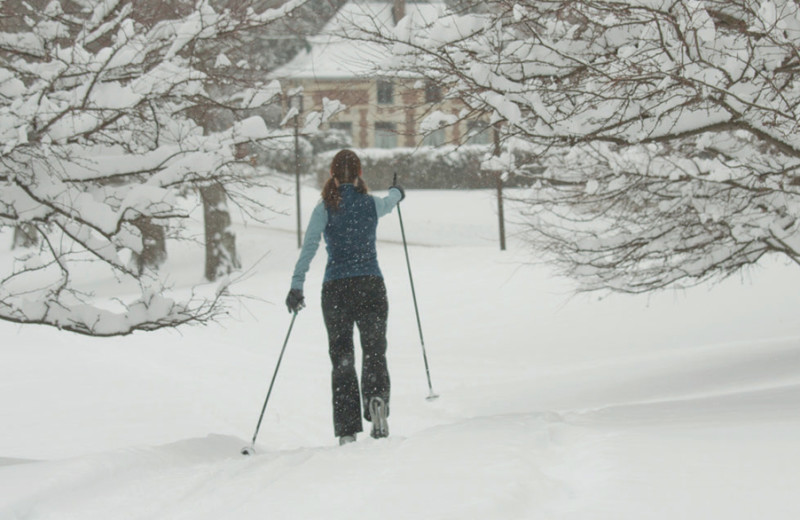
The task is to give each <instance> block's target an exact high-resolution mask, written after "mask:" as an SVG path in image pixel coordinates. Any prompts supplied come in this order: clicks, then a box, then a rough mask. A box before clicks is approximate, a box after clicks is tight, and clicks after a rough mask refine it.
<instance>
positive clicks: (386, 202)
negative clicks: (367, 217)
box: [372, 188, 403, 218]
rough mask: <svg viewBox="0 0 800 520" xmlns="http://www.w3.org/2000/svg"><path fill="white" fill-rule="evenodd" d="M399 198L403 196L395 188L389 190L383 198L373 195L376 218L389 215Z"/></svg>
mask: <svg viewBox="0 0 800 520" xmlns="http://www.w3.org/2000/svg"><path fill="white" fill-rule="evenodd" d="M401 198H403V195H402V193H400V190H398V189H397V188H389V194H388V195H387V196H385V197H383V198H378V197H375V196H374V195H373V196H372V200H374V201H375V211H377V212H378V218H381V217H382V216H384V215H388V214H389V213H391V212H392V210H393V209H394V207H395V206H397V203H398V202H400V199H401Z"/></svg>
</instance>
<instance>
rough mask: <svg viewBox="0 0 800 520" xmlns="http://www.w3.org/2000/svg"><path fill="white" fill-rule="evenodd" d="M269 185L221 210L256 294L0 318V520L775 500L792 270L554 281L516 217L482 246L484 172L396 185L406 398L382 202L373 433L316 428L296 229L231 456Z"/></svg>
mask: <svg viewBox="0 0 800 520" xmlns="http://www.w3.org/2000/svg"><path fill="white" fill-rule="evenodd" d="M288 185H289V186H290V184H288ZM283 191H284V194H283V195H282V194H280V192H275V191H267V192H264V193H263V197H264V200H265V202H267V203H269V204H270V205H272V206H273V207H275V208H277V209H281V208H284V209H286V211H287V214H285V215H276V216H273V218H272V219H271V221H270V222H268V223H267V224H255V223H252V222H251V223H249V224H248V225H247V226H244V225H241V224H240V225H239V226H238V228H237V233H238V242H239V247H240V249H241V253H242V256H243V260H244V262H245V264H246V265H247V266H248V267H251V268H252V272H251V274H250V275H249V276H248V277H247V278H246V279H245V280H244V281H242V282H240V283H239V284H238V285H237V286H236V287H237V289H238V291H239V292H246V293H249V294H252V295H254V296H257V297H258V299H248V300H243V301H242V302H241V304H240V305H237V306H236V307H235V308H234V309H233V311H234V316H233V319H231V320H228V321H225V322H223V323H220V324H217V325H212V326H208V327H197V328H188V329H183V330H181V331H180V332H171V331H162V332H157V333H151V334H135V335H133V336H131V337H126V338H115V339H102V340H100V339H90V338H85V337H80V336H74V335H68V334H64V333H58V332H57V331H55V330H52V329H47V328H38V327H23V328H20V327H16V326H12V325H10V324H5V323H4V324H0V330H2V334H3V336H4V338H5V341H4V342H3V346H2V347H0V389H2V392H0V414H1V415H2V428H1V429H0V519H2V520H6V519H8V520H21V519H26V520H40V519H59V520H61V519H73V518H74V519H81V520H94V519H103V520H107V519H114V520H117V519H129V518H130V519H134V518H136V519H177V518H181V519H184V518H185V519H206V518H208V519H220V518H224V519H250V518H253V519H255V518H259V519H262V518H279V519H316V518H319V519H327V520H337V519H348V520H349V519H358V518H375V517H379V518H381V519H385V520H391V519H412V518H424V519H459V520H464V519H473V518H474V519H481V520H485V519H487V518H491V519H495V518H497V519H587V520H589V519H591V520H596V519H609V520H610V519H643V518H647V519H649V518H653V519H662V518H663V519H670V520H674V519H678V518H680V519H687V518H691V519H726V520H729V519H755V518H758V519H763V518H768V519H770V520H775V519H787V520H788V519H795V518H798V517H800V500H798V499H797V497H796V491H797V489H800V470H799V469H798V468H800V417H798V414H797V410H798V409H800V348H798V347H800V324H799V323H798V321H797V319H796V309H797V289H796V288H797V287H798V286H800V285H799V284H800V269H798V268H797V267H796V266H790V265H787V264H786V263H785V262H782V261H780V260H770V261H766V262H764V264H763V265H762V266H759V267H757V268H754V269H751V270H749V271H748V272H747V273H744V274H743V275H742V276H740V277H735V278H732V279H729V280H727V281H724V282H722V283H718V284H713V285H712V284H709V285H705V286H702V287H697V288H693V289H690V290H684V291H665V292H662V293H658V294H655V295H650V296H635V297H634V296H623V295H607V296H605V297H602V298H600V297H598V295H590V296H588V295H580V296H572V295H571V292H570V287H571V285H570V283H569V282H568V281H565V280H560V279H557V278H555V277H553V276H552V275H551V274H550V271H549V270H548V268H547V267H546V266H542V265H538V264H537V262H536V257H535V255H533V254H531V253H530V252H529V251H527V250H526V249H525V246H524V245H523V243H522V242H521V241H520V240H519V239H518V237H515V236H512V237H511V238H510V250H509V251H506V252H500V251H499V250H498V247H497V237H496V234H497V231H496V228H497V222H496V216H495V209H494V193H493V192H490V191H471V192H441V191H413V190H409V193H408V198H407V200H406V201H404V202H403V203H402V204H403V205H402V210H403V218H404V221H405V225H406V233H407V236H408V239H409V241H410V243H411V245H410V254H411V262H412V267H413V270H414V279H415V283H416V287H417V294H418V297H419V304H420V310H421V312H422V326H423V330H424V332H425V343H426V347H427V349H428V356H429V360H430V365H431V375H432V379H433V386H434V388H435V390H436V391H437V392H438V393H439V394H441V397H440V399H438V400H436V401H433V402H429V401H426V400H425V396H426V395H427V383H426V379H425V372H424V366H423V363H422V355H421V350H420V345H419V338H418V335H417V326H416V321H415V318H414V310H413V304H412V301H411V294H410V290H409V285H408V277H407V272H406V266H405V258H404V256H403V249H402V245H401V243H400V232H399V226H398V223H397V215H396V213H393V214H391V215H389V216H387V217H385V219H384V220H383V221H382V223H381V227H380V229H379V237H380V239H381V242H380V244H379V258H380V262H381V266H382V268H383V271H384V276H385V278H386V281H387V286H388V290H389V298H390V321H389V345H390V346H389V348H390V352H389V362H390V370H391V375H392V384H393V399H392V416H391V417H390V428H391V433H392V435H391V437H390V438H388V439H386V440H380V441H376V440H373V439H370V438H369V437H368V435H362V436H361V437H360V438H359V442H358V443H356V444H354V445H348V446H345V447H342V448H340V447H338V446H337V445H336V440H335V439H334V438H333V436H332V426H331V418H330V407H329V401H330V395H329V394H330V389H329V383H328V371H329V366H328V365H329V362H328V359H327V352H326V339H325V331H324V326H323V324H322V317H321V312H320V309H319V303H318V294H319V289H320V282H321V278H322V271H323V266H324V251H323V250H322V249H321V250H320V252H319V253H318V256H317V258H316V259H315V260H314V262H313V263H312V267H311V272H310V273H309V277H308V281H307V284H306V294H307V300H308V303H309V307H308V308H307V309H305V310H304V311H302V312H301V314H300V315H299V316H298V318H297V323H296V327H295V330H294V332H293V334H292V336H291V338H290V342H289V345H288V348H287V351H286V355H285V357H284V360H283V364H282V366H281V371H280V373H279V374H278V379H277V382H276V387H275V390H274V392H273V395H272V399H271V402H270V403H269V408H268V409H267V413H266V416H265V419H264V423H263V425H262V427H261V434H260V436H259V439H258V443H257V449H258V453H257V454H256V455H255V456H253V457H243V456H241V455H240V454H239V450H240V449H241V448H242V447H243V446H245V445H247V444H248V443H249V439H250V437H251V436H252V433H253V429H254V428H255V423H256V420H257V418H258V412H259V411H260V407H261V404H262V403H263V398H264V395H265V392H266V389H267V386H268V383H269V378H270V377H271V375H272V371H273V369H274V366H275V361H276V359H277V355H278V353H279V350H280V346H281V342H282V340H283V338H284V335H285V333H286V328H287V327H288V325H289V320H290V316H289V315H288V314H287V312H286V310H285V307H284V306H283V304H282V302H283V299H284V297H285V293H286V291H287V290H288V286H289V280H290V276H291V269H292V266H293V264H294V261H295V260H296V256H297V249H296V238H295V235H294V230H293V227H292V226H293V223H294V216H293V215H292V214H291V208H292V205H293V202H294V198H293V196H292V193H291V191H290V190H288V189H287V190H283ZM315 192H316V190H315V189H314V188H312V187H307V188H306V189H305V191H304V214H305V215H306V216H307V215H309V214H310V209H311V205H312V201H313V200H314V199H315V197H316V194H315ZM509 213H510V214H511V218H512V219H513V218H514V217H513V216H514V211H513V209H512V208H510V209H509ZM515 229H517V228H514V227H513V226H512V231H513V230H515ZM5 238H8V237H5V236H4V239H5ZM3 246H4V247H5V244H3ZM170 253H171V259H170V262H169V266H168V268H169V269H170V270H171V272H172V273H174V281H175V283H177V284H179V285H183V284H189V283H196V282H197V280H198V279H199V277H200V276H201V273H202V250H201V248H200V247H199V246H192V247H191V248H180V249H176V250H174V251H171V252H170ZM265 255H266V256H265ZM262 257H263V258H262ZM259 259H261V260H260V261H259V262H257V261H258V260H259ZM256 262H257V263H256ZM101 283H105V282H101ZM101 290H106V291H110V290H111V288H110V287H107V288H103V287H101ZM365 426H368V425H365ZM378 513H379V514H378Z"/></svg>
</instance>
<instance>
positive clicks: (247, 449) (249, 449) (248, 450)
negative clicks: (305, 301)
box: [242, 311, 297, 455]
mask: <svg viewBox="0 0 800 520" xmlns="http://www.w3.org/2000/svg"><path fill="white" fill-rule="evenodd" d="M296 318H297V311H294V313H292V322H291V323H290V324H289V331H288V332H287V333H286V339H285V340H283V347H282V348H281V353H280V355H279V356H278V363H277V364H276V365H275V372H274V373H273V374H272V381H270V383H269V390H268V391H267V398H266V399H264V406H262V407H261V415H259V416H258V424H256V431H255V433H253V440H252V441H251V442H250V446H245V447H244V448H242V455H252V454H253V453H255V451H256V437H258V430H259V429H260V428H261V420H262V419H263V418H264V412H265V411H266V410H267V403H268V402H269V396H270V394H272V387H273V385H275V378H276V377H277V376H278V369H279V368H280V367H281V360H282V359H283V353H284V352H285V351H286V344H287V343H289V335H290V334H291V333H292V327H294V320H295V319H296Z"/></svg>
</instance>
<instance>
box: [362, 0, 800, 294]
mask: <svg viewBox="0 0 800 520" xmlns="http://www.w3.org/2000/svg"><path fill="white" fill-rule="evenodd" d="M456 4H458V3H456ZM473 11H474V12H460V13H456V12H448V13H443V14H442V16H441V17H439V18H438V19H436V20H427V21H425V23H422V24H420V23H414V21H413V20H410V19H409V20H405V21H403V22H401V23H399V24H398V25H397V27H396V28H395V29H394V32H393V33H391V34H379V32H378V31H371V30H369V28H367V30H366V31H365V32H366V36H364V35H362V36H361V37H365V38H370V39H373V40H378V41H382V42H383V43H385V44H386V45H387V46H389V47H390V48H391V49H392V51H393V58H392V61H391V65H392V66H393V67H394V68H395V70H397V71H398V72H402V73H404V74H408V73H415V74H418V75H421V76H423V77H426V78H429V79H431V80H434V81H437V82H438V83H439V84H442V85H446V86H447V87H448V96H450V97H453V98H458V99H460V100H462V101H463V102H464V103H466V104H467V106H468V107H469V109H470V110H473V111H476V112H483V113H486V114H488V115H489V117H490V118H491V120H492V121H493V122H494V121H497V122H500V123H501V124H502V128H503V131H504V137H503V148H504V150H509V151H513V149H514V148H515V147H522V148H526V149H527V150H528V153H527V156H528V157H533V158H534V160H533V162H531V163H530V164H517V165H516V166H517V169H518V171H517V173H518V174H528V175H530V176H531V182H532V186H533V187H532V190H531V192H530V194H529V195H527V196H525V197H523V199H524V202H526V203H527V207H528V209H529V212H528V213H529V221H528V222H529V224H530V230H531V234H530V237H531V240H532V242H533V244H534V245H535V246H536V247H537V250H538V251H546V252H548V253H551V254H552V259H553V260H554V261H555V262H557V263H558V264H559V265H560V266H562V268H563V269H564V272H566V273H568V274H570V275H572V276H575V277H576V278H578V279H580V280H581V281H582V282H583V287H584V288H586V289H600V288H610V289H613V290H620V291H636V292H639V291H646V290H650V289H653V288H658V287H664V286H668V285H671V284H676V283H677V284H684V283H693V282H696V281H698V280H703V279H705V278H707V277H711V276H718V275H722V276H725V275H728V274H731V273H734V272H736V271H737V270H738V269H739V268H740V267H742V266H743V265H747V264H750V263H753V262H755V261H757V260H758V258H760V257H761V256H762V255H763V254H765V253H769V252H778V253H780V254H784V255H787V256H789V257H791V258H792V259H793V260H794V261H797V260H798V258H797V256H796V254H797V253H796V252H797V251H799V250H800V249H798V248H797V247H796V246H797V244H798V242H800V193H799V192H798V187H799V186H800V169H799V168H800V132H798V121H800V82H798V79H800V78H798V71H800V69H799V68H798V66H799V65H800V6H798V4H797V2H794V1H790V0H732V1H729V0H725V1H722V0H677V1H674V0H669V1H667V0H616V1H595V0H568V1H555V0H542V1H538V0H537V1H533V0H527V1H514V2H511V1H507V0H489V1H487V2H484V3H482V5H481V6H480V7H478V8H476V9H474V10H473ZM416 22H418V21H416ZM412 24H413V28H414V30H410V27H411V26H412ZM384 32H385V31H384Z"/></svg>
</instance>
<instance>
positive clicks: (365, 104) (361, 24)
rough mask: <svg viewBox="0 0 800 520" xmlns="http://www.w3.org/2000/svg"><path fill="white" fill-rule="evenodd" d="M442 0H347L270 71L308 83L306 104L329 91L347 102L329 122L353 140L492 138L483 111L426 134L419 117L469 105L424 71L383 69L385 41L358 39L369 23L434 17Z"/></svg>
mask: <svg viewBox="0 0 800 520" xmlns="http://www.w3.org/2000/svg"><path fill="white" fill-rule="evenodd" d="M443 9H444V4H443V3H441V2H436V1H434V2H408V3H406V2H405V1H403V0H394V1H393V2H390V1H385V0H384V1H376V0H372V1H370V0H351V1H349V2H347V3H345V4H344V5H343V6H342V7H341V8H340V9H339V11H338V12H337V13H336V14H335V15H334V16H333V17H332V18H331V20H330V21H329V22H328V23H327V25H325V27H324V28H323V29H322V30H321V31H320V33H319V34H317V35H314V36H312V37H311V38H309V44H310V47H309V48H308V49H307V50H306V51H303V52H301V53H300V54H298V55H297V56H296V57H295V58H294V59H292V60H291V61H290V62H289V63H287V64H286V65H284V66H282V67H280V68H279V69H277V70H276V71H274V72H273V73H272V74H271V77H273V78H277V79H280V80H281V82H282V83H283V84H284V85H286V86H288V87H290V88H291V87H296V86H302V87H303V94H302V103H301V104H300V105H301V106H300V107H299V108H300V110H301V112H303V111H308V110H319V109H321V107H322V100H323V99H324V98H329V99H338V100H339V101H341V102H342V103H344V104H345V105H346V106H347V109H346V110H345V111H343V112H341V113H339V114H337V115H336V116H335V117H334V118H333V119H332V121H331V122H330V123H329V127H330V128H333V129H338V130H341V131H343V132H345V133H347V134H348V135H349V136H350V137H351V139H352V143H353V146H354V147H358V148H397V147H417V146H420V145H423V146H425V145H427V146H439V145H443V144H446V143H447V144H466V143H469V144H488V143H489V142H491V140H492V137H491V131H490V129H487V128H485V126H486V124H485V123H483V122H482V121H481V120H479V119H475V120H473V121H459V122H457V123H455V124H452V125H448V126H446V127H443V128H439V129H437V130H434V131H432V132H428V133H427V134H424V133H423V132H422V131H421V129H420V123H421V122H422V120H423V119H424V117H425V116H426V115H428V114H430V113H431V112H433V111H434V110H438V111H441V112H443V113H445V114H453V115H458V114H459V113H460V112H461V111H462V109H463V108H464V106H463V105H462V104H461V103H460V102H459V101H458V100H445V99H443V92H442V91H441V89H440V87H439V86H438V85H436V84H432V83H429V82H426V81H425V80H424V79H422V78H419V77H408V76H406V77H402V78H399V77H397V76H392V75H388V74H387V75H381V74H380V73H379V70H380V67H381V64H382V63H384V62H385V60H386V59H387V58H389V54H388V52H387V50H386V49H385V48H384V47H382V46H381V45H379V44H377V43H373V42H369V41H364V40H363V39H354V36H355V35H358V34H361V33H362V31H363V30H364V29H367V30H370V31H385V30H388V28H391V27H393V26H394V24H395V22H396V20H399V19H401V18H402V17H403V16H404V15H409V16H413V17H414V19H415V20H417V21H423V22H424V21H425V20H433V19H435V18H436V17H437V16H438V15H439V13H440V12H441V11H442V10H443Z"/></svg>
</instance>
